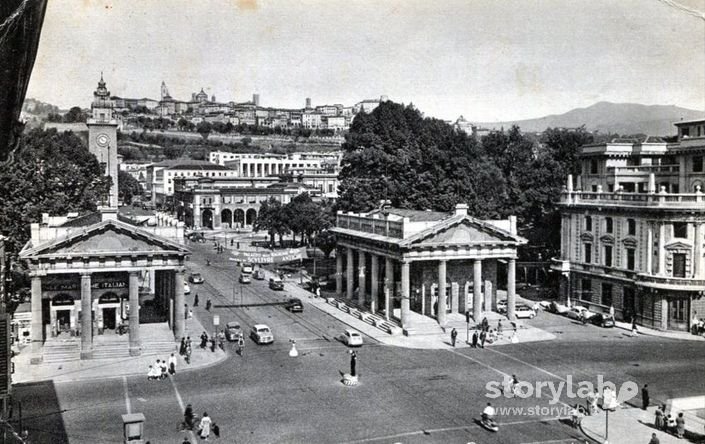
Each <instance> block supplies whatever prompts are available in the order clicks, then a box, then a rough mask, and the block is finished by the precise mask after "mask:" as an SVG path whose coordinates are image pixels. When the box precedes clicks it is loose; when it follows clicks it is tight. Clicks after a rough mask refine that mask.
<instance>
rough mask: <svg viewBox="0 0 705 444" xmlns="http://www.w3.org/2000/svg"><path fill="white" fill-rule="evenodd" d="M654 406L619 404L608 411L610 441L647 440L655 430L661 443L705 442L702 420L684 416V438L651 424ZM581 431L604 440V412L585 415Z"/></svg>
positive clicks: (641, 443) (637, 443)
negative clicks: (645, 408)
mask: <svg viewBox="0 0 705 444" xmlns="http://www.w3.org/2000/svg"><path fill="white" fill-rule="evenodd" d="M655 411H656V407H655V406H654V407H649V409H648V410H642V409H639V408H634V407H626V408H619V409H617V410H616V411H614V412H610V414H609V442H610V443H616V444H621V443H635V444H648V442H649V441H650V440H651V434H652V433H656V436H657V437H658V439H659V441H660V443H661V444H675V443H679V444H683V443H688V442H693V443H702V442H705V435H703V427H702V425H703V424H702V423H701V422H694V421H688V419H686V427H685V428H686V434H685V438H684V439H679V438H677V437H676V436H675V435H671V434H670V433H666V432H663V431H660V430H656V428H655V427H654V412H655ZM580 428H581V429H582V431H583V433H584V434H585V435H586V436H587V437H588V438H590V439H592V440H594V441H596V442H599V443H604V442H605V412H603V411H600V412H598V413H596V414H594V415H591V416H585V417H584V418H583V419H582V422H581V423H580Z"/></svg>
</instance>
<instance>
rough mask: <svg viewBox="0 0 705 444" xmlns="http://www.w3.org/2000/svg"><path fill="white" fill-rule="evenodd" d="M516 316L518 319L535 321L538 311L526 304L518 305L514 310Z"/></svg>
mask: <svg viewBox="0 0 705 444" xmlns="http://www.w3.org/2000/svg"><path fill="white" fill-rule="evenodd" d="M514 316H516V317H517V319H526V318H528V319H533V318H534V317H535V316H536V310H534V309H533V308H531V307H529V306H528V305H525V304H518V305H517V306H516V307H515V308H514Z"/></svg>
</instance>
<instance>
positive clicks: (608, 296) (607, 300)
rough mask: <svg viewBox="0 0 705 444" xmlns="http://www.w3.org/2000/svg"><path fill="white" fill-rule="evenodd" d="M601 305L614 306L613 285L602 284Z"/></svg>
mask: <svg viewBox="0 0 705 444" xmlns="http://www.w3.org/2000/svg"><path fill="white" fill-rule="evenodd" d="M600 304H602V305H606V306H610V305H612V284H602V294H600Z"/></svg>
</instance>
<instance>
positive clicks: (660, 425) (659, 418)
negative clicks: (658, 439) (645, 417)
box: [654, 407, 663, 430]
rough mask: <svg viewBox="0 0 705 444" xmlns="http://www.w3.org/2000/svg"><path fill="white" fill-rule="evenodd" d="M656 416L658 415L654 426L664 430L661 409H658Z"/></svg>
mask: <svg viewBox="0 0 705 444" xmlns="http://www.w3.org/2000/svg"><path fill="white" fill-rule="evenodd" d="M654 415H656V416H655V418H654V426H655V427H656V428H657V429H658V430H663V412H662V411H661V407H656V412H655V413H654Z"/></svg>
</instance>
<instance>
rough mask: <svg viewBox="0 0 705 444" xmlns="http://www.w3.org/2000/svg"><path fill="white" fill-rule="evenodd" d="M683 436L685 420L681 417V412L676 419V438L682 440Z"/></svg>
mask: <svg viewBox="0 0 705 444" xmlns="http://www.w3.org/2000/svg"><path fill="white" fill-rule="evenodd" d="M683 435H685V418H684V417H683V412H681V413H679V414H678V418H676V436H677V437H679V438H683Z"/></svg>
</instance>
